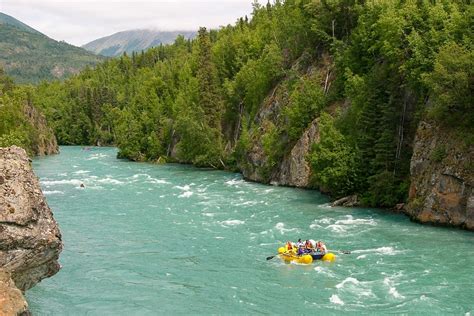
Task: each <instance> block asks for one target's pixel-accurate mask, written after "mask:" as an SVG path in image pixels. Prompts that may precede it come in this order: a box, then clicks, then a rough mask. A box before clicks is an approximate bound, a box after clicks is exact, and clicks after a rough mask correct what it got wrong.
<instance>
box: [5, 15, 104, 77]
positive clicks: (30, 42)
mask: <svg viewBox="0 0 474 316" xmlns="http://www.w3.org/2000/svg"><path fill="white" fill-rule="evenodd" d="M0 20H1V21H0V65H3V68H4V69H5V71H6V73H7V74H8V75H10V76H11V77H12V78H13V79H14V80H15V82H17V83H35V82H39V81H41V80H52V79H64V78H68V77H70V76H71V75H72V74H77V73H79V71H80V70H82V69H83V68H85V67H87V66H93V65H95V64H97V63H98V62H100V61H102V60H104V58H103V57H99V56H96V55H94V54H92V53H89V52H87V51H86V50H84V49H82V48H79V47H75V46H72V45H69V44H67V43H65V42H57V41H55V40H53V39H51V38H49V37H47V36H46V35H44V34H41V33H40V32H38V31H36V30H34V29H32V28H30V27H29V26H27V25H25V24H23V23H21V22H20V21H18V20H16V19H14V18H12V17H10V16H8V15H5V14H2V16H0Z"/></svg>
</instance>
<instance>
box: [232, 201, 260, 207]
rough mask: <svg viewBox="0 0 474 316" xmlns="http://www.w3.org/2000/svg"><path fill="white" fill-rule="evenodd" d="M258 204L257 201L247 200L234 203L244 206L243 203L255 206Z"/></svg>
mask: <svg viewBox="0 0 474 316" xmlns="http://www.w3.org/2000/svg"><path fill="white" fill-rule="evenodd" d="M257 204H258V202H257V201H245V202H242V203H235V204H234V205H235V206H243V205H250V206H253V205H257Z"/></svg>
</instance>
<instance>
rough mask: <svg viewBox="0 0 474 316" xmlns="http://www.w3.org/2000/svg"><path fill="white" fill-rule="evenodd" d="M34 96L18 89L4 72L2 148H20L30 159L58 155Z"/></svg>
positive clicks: (0, 97) (0, 111) (0, 114)
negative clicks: (30, 156)
mask: <svg viewBox="0 0 474 316" xmlns="http://www.w3.org/2000/svg"><path fill="white" fill-rule="evenodd" d="M32 92H33V91H32V89H31V88H28V87H20V86H16V85H15V84H14V83H13V80H12V79H11V78H9V77H8V76H6V75H5V73H4V71H3V69H1V68H0V147H8V146H11V145H17V146H20V147H23V148H24V149H25V150H26V151H27V152H28V154H30V155H48V154H53V153H57V152H58V145H57V142H56V138H55V136H54V133H53V130H52V129H51V128H49V127H48V125H47V123H46V120H45V118H44V116H43V115H42V114H41V113H40V112H39V111H38V110H37V109H36V107H35V106H34V105H33V104H32V100H31V94H32Z"/></svg>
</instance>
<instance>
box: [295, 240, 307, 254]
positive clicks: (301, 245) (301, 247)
mask: <svg viewBox="0 0 474 316" xmlns="http://www.w3.org/2000/svg"><path fill="white" fill-rule="evenodd" d="M296 247H297V249H298V255H302V254H304V253H305V244H304V242H302V241H301V238H300V239H298V242H297V243H296Z"/></svg>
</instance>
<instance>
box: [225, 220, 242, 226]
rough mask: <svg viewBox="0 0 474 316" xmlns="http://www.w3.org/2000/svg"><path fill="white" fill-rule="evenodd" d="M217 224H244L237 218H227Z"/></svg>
mask: <svg viewBox="0 0 474 316" xmlns="http://www.w3.org/2000/svg"><path fill="white" fill-rule="evenodd" d="M219 224H221V225H223V226H236V225H242V224H245V221H241V220H239V219H229V220H226V221H222V222H219Z"/></svg>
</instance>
